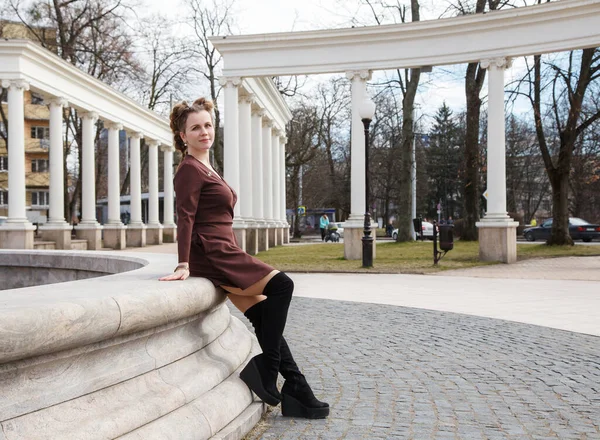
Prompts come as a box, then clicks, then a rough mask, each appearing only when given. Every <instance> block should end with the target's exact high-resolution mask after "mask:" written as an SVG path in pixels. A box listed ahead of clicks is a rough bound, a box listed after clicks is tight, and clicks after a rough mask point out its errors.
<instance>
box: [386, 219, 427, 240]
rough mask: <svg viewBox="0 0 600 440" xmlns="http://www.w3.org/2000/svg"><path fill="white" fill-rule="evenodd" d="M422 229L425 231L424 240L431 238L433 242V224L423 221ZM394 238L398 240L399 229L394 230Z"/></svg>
mask: <svg viewBox="0 0 600 440" xmlns="http://www.w3.org/2000/svg"><path fill="white" fill-rule="evenodd" d="M421 227H422V229H423V238H430V239H432V240H433V223H429V222H426V221H423V222H421ZM392 238H393V239H394V240H396V239H397V238H398V228H396V229H394V230H393V232H392Z"/></svg>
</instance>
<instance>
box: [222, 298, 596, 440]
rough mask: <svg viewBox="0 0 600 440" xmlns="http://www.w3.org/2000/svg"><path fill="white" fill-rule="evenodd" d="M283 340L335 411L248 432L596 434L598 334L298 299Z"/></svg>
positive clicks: (296, 435)
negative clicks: (322, 417)
mask: <svg viewBox="0 0 600 440" xmlns="http://www.w3.org/2000/svg"><path fill="white" fill-rule="evenodd" d="M232 312H233V314H234V315H235V316H237V317H240V318H241V319H242V320H243V321H244V322H246V323H247V321H245V318H244V317H243V316H242V315H241V314H240V313H239V312H237V311H235V310H233V311H232ZM286 338H287V339H288V342H289V343H290V346H291V347H292V350H293V351H294V353H295V357H296V360H297V361H298V364H299V365H300V366H301V368H303V370H304V373H305V374H306V376H307V378H308V379H309V381H310V383H311V384H312V386H313V389H314V390H315V394H316V395H317V397H321V398H323V399H324V400H326V401H328V402H329V403H330V405H331V415H330V417H329V418H328V419H326V420H312V421H311V420H303V419H290V418H284V417H282V416H281V413H280V410H279V407H277V408H275V409H273V410H271V411H269V412H268V413H267V414H266V415H265V417H264V421H263V422H262V423H260V424H259V425H257V427H256V428H255V429H254V430H253V431H252V432H251V433H250V434H248V436H247V439H248V440H257V439H281V440H292V439H311V440H312V439H327V440H329V439H347V440H354V439H436V440H437V439H552V438H559V439H600V338H599V337H595V336H589V335H584V334H578V333H571V332H566V331H562V330H556V329H551V328H547V327H538V326H533V325H529V324H521V323H515V322H509V321H502V320H497V319H490V318H481V317H477V316H467V315H461V314H454V313H446V312H437V311H430V310H422V309H412V308H405V307H397V306H389V305H378V304H368V303H355V302H346V301H332V300H324V299H314V298H300V297H296V298H294V301H293V302H292V307H291V309H290V315H289V321H288V326H287V328H286Z"/></svg>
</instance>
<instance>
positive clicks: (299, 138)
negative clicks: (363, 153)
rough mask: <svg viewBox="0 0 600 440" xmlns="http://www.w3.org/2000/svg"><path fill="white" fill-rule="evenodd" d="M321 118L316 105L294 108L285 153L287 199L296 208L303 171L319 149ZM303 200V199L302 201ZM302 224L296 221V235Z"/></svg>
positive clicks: (298, 204) (298, 233) (299, 231)
mask: <svg viewBox="0 0 600 440" xmlns="http://www.w3.org/2000/svg"><path fill="white" fill-rule="evenodd" d="M318 127H319V118H318V115H317V109H316V108H314V107H307V106H298V107H297V108H293V109H292V120H291V121H290V123H289V124H288V127H287V133H286V135H287V138H288V142H287V146H286V155H285V164H286V170H287V172H288V185H287V192H288V194H287V200H291V201H292V203H293V207H294V209H295V208H296V207H298V206H300V203H301V200H300V198H301V197H300V194H301V191H302V188H301V186H300V181H301V173H302V170H303V167H305V166H307V164H308V163H310V162H311V161H312V160H313V159H314V158H315V156H316V154H317V151H318V143H317V138H318ZM302 202H303V201H302ZM301 233H302V231H301V225H300V222H299V221H298V218H296V221H294V237H300V235H301Z"/></svg>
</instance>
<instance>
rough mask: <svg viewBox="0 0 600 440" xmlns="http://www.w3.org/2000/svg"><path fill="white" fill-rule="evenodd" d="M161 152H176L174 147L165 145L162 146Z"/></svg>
mask: <svg viewBox="0 0 600 440" xmlns="http://www.w3.org/2000/svg"><path fill="white" fill-rule="evenodd" d="M160 151H164V152H169V153H174V152H175V147H173V145H165V144H163V145H161V146H160Z"/></svg>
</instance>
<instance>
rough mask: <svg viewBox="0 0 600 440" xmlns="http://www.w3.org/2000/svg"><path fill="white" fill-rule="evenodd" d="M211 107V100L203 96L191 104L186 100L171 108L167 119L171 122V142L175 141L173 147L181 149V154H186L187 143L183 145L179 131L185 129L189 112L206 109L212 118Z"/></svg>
mask: <svg viewBox="0 0 600 440" xmlns="http://www.w3.org/2000/svg"><path fill="white" fill-rule="evenodd" d="M213 107H214V105H213V103H212V101H209V100H208V99H205V98H198V99H196V100H195V101H194V102H193V104H192V105H189V104H188V103H187V102H186V101H182V102H180V103H179V104H177V105H175V107H173V110H171V115H170V116H169V119H170V122H171V123H170V125H171V131H172V132H173V142H174V143H175V148H176V149H177V150H179V151H181V153H182V154H183V155H186V154H187V145H185V143H184V142H183V139H181V135H180V134H179V133H180V132H182V131H185V124H186V122H187V118H188V116H189V114H190V113H199V112H201V111H203V110H204V111H207V112H208V113H209V114H210V117H211V118H212V110H213Z"/></svg>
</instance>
